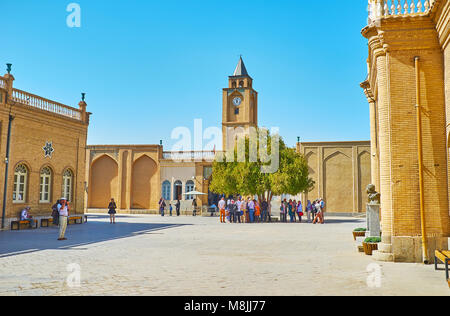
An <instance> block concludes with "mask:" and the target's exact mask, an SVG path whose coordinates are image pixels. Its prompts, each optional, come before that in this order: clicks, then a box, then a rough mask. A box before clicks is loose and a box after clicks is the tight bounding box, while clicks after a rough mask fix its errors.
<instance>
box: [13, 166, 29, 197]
mask: <svg viewBox="0 0 450 316" xmlns="http://www.w3.org/2000/svg"><path fill="white" fill-rule="evenodd" d="M27 182H28V169H27V167H26V166H25V165H23V164H20V165H18V166H17V167H16V169H15V170H14V187H13V203H25V197H26V195H27Z"/></svg>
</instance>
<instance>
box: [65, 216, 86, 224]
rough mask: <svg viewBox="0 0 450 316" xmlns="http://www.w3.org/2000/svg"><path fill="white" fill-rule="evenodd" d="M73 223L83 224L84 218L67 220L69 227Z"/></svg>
mask: <svg viewBox="0 0 450 316" xmlns="http://www.w3.org/2000/svg"><path fill="white" fill-rule="evenodd" d="M71 221H73V223H74V224H83V216H69V217H68V218H67V225H70V222H71Z"/></svg>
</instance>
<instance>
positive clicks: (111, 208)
mask: <svg viewBox="0 0 450 316" xmlns="http://www.w3.org/2000/svg"><path fill="white" fill-rule="evenodd" d="M116 208H117V205H116V202H114V199H111V202H109V205H108V214H109V223H110V224H115V223H116Z"/></svg>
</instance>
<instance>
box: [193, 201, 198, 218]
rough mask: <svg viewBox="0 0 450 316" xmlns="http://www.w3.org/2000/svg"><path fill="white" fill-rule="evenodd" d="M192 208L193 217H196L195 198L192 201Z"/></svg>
mask: <svg viewBox="0 0 450 316" xmlns="http://www.w3.org/2000/svg"><path fill="white" fill-rule="evenodd" d="M192 207H193V208H194V212H193V216H197V199H196V198H195V197H194V200H193V201H192Z"/></svg>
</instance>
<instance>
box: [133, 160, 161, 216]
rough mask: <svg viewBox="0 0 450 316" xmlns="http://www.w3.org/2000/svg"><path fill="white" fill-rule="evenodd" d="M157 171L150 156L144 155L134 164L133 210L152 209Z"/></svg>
mask: <svg viewBox="0 0 450 316" xmlns="http://www.w3.org/2000/svg"><path fill="white" fill-rule="evenodd" d="M156 171H157V164H156V162H155V161H154V160H153V159H151V158H150V157H148V156H145V155H144V156H142V157H140V158H139V159H138V160H136V161H135V162H134V164H133V171H132V185H131V197H132V203H131V207H132V208H133V209H145V210H148V209H150V205H151V200H152V195H151V193H152V184H155V183H154V181H153V180H154V176H155V174H156ZM158 199H159V197H158Z"/></svg>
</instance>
